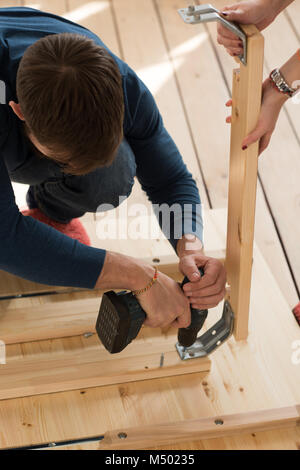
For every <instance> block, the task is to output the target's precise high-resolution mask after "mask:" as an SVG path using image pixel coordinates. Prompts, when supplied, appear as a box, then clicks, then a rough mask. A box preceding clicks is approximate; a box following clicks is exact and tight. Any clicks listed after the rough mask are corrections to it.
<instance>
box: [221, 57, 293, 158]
mask: <svg viewBox="0 0 300 470" xmlns="http://www.w3.org/2000/svg"><path fill="white" fill-rule="evenodd" d="M280 72H281V74H282V76H283V77H284V79H285V81H286V82H287V84H288V85H289V86H290V87H291V88H295V89H297V88H299V87H300V51H297V52H296V53H295V54H293V55H292V57H291V58H290V59H289V60H288V61H287V62H286V63H285V64H284V65H283V66H282V67H280ZM288 99H289V96H288V95H286V94H284V93H281V92H280V91H279V90H277V88H276V86H274V84H273V83H272V82H271V80H270V79H269V78H267V80H265V81H264V83H263V93H262V106H261V112H260V116H259V119H258V123H257V126H256V128H255V129H254V130H253V132H251V133H250V134H249V135H248V136H247V137H245V139H244V140H243V143H242V146H243V150H245V149H246V148H247V147H248V146H249V145H251V144H253V143H254V142H257V141H259V153H262V152H263V151H264V150H265V149H266V148H267V146H268V145H269V142H270V139H271V136H272V133H273V131H274V129H275V126H276V122H277V119H278V116H279V113H280V111H281V108H282V106H283V105H284V103H285V102H286V101H287V100H288ZM231 104H232V101H231V100H230V101H228V102H227V103H226V105H227V106H231ZM226 121H227V122H231V117H228V118H227V119H226Z"/></svg>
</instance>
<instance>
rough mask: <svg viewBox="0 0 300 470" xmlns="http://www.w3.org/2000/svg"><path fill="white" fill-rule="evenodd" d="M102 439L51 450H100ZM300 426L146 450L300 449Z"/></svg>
mask: <svg viewBox="0 0 300 470" xmlns="http://www.w3.org/2000/svg"><path fill="white" fill-rule="evenodd" d="M100 446H101V441H100V442H99V441H98V442H90V443H81V444H77V445H70V446H64V447H62V448H60V447H58V448H55V447H54V448H51V449H50V450H59V449H63V450H100ZM299 446H300V427H296V428H291V429H283V430H280V429H279V430H276V431H265V432H255V433H249V434H242V435H241V436H232V437H226V438H222V439H221V438H218V439H209V440H201V441H192V442H183V443H180V444H172V445H163V446H153V447H150V448H147V449H145V450H299Z"/></svg>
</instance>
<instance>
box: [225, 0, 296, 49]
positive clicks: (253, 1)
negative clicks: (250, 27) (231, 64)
mask: <svg viewBox="0 0 300 470" xmlns="http://www.w3.org/2000/svg"><path fill="white" fill-rule="evenodd" d="M289 3H291V1H286V0H281V2H279V1H277V0H275V1H274V0H273V1H272V0H248V1H244V2H239V3H235V4H234V5H229V6H226V7H224V8H223V10H222V12H221V13H222V14H223V16H224V17H225V18H226V20H229V21H235V22H236V23H241V24H254V25H255V26H256V27H257V28H258V29H259V30H260V31H262V30H263V29H265V28H266V27H267V26H269V24H271V23H272V22H273V21H274V19H275V18H276V16H277V15H278V13H279V12H280V11H281V10H282V6H287V5H288V4H289ZM283 4H285V5H283ZM217 31H218V43H219V44H221V45H223V46H224V47H225V48H226V50H227V52H228V53H229V54H230V55H231V56H237V55H240V54H242V52H243V43H242V42H241V40H240V38H238V37H237V36H236V35H235V34H233V33H231V32H230V31H229V29H227V28H226V27H225V26H223V25H222V24H221V23H218V26H217Z"/></svg>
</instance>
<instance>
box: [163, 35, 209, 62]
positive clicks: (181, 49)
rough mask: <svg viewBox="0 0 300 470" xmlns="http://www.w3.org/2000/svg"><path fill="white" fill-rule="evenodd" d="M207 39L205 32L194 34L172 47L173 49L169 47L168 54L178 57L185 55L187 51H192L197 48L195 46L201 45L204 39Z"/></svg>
mask: <svg viewBox="0 0 300 470" xmlns="http://www.w3.org/2000/svg"><path fill="white" fill-rule="evenodd" d="M207 39H208V34H207V33H200V34H197V36H194V37H193V38H191V39H188V40H187V41H185V42H183V43H182V44H180V45H179V46H177V47H174V49H171V54H170V55H171V57H180V56H182V55H186V54H188V53H189V52H192V51H194V50H195V49H197V47H199V46H201V45H202V44H203V43H204V42H205V41H207Z"/></svg>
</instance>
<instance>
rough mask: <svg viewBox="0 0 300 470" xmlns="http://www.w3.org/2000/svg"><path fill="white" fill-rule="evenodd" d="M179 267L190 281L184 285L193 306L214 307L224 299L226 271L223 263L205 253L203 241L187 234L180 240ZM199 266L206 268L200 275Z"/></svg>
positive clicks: (178, 250) (185, 292)
mask: <svg viewBox="0 0 300 470" xmlns="http://www.w3.org/2000/svg"><path fill="white" fill-rule="evenodd" d="M177 253H178V256H179V258H180V263H179V269H180V271H181V272H182V274H184V275H185V276H187V277H188V279H189V280H190V282H188V283H186V284H185V285H184V286H183V291H184V294H185V295H186V296H187V298H188V299H189V302H190V305H191V307H193V308H199V309H206V308H213V307H216V305H218V303H219V302H221V300H223V298H224V296H225V293H226V290H225V285H226V271H225V268H224V266H223V264H222V263H221V262H220V261H219V260H217V259H214V258H209V257H208V256H205V255H204V254H203V245H202V242H201V241H200V240H199V239H198V238H197V237H195V236H194V235H189V234H186V235H184V236H183V237H182V239H180V240H179V241H178V244H177ZM198 267H202V268H203V270H204V276H202V277H201V276H200V273H199V269H198Z"/></svg>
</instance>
